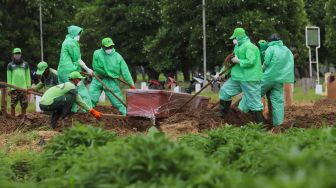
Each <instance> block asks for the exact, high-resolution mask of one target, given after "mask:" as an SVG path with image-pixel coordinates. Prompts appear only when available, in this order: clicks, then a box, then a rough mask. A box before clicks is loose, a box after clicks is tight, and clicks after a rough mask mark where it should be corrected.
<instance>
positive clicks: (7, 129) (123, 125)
mask: <svg viewBox="0 0 336 188" xmlns="http://www.w3.org/2000/svg"><path fill="white" fill-rule="evenodd" d="M97 109H98V110H99V111H101V112H104V113H107V114H118V111H117V110H116V109H114V108H111V107H109V106H99V107H97ZM77 122H78V123H82V124H87V125H92V126H96V127H101V128H104V129H106V130H111V131H114V132H116V133H118V134H119V135H128V134H131V133H135V132H139V131H140V132H143V131H147V130H148V128H149V127H151V126H152V123H151V121H150V120H148V119H145V118H115V117H110V116H103V117H102V118H101V119H100V120H97V119H95V118H93V117H92V116H91V115H89V114H88V113H83V112H78V113H76V114H74V115H72V116H70V117H67V118H65V119H64V120H63V121H61V120H60V121H58V127H57V128H56V129H55V130H56V131H59V132H61V131H62V130H63V129H65V128H67V127H71V126H73V125H75V124H76V123H77ZM31 130H38V131H44V130H50V116H49V115H46V114H43V113H28V114H27V116H26V117H24V118H20V117H15V118H13V117H11V116H9V115H6V116H0V133H1V134H9V133H13V132H15V131H20V132H27V131H31Z"/></svg>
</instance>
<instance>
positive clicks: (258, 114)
mask: <svg viewBox="0 0 336 188" xmlns="http://www.w3.org/2000/svg"><path fill="white" fill-rule="evenodd" d="M253 113H254V116H255V120H256V123H264V116H263V114H262V112H261V111H253Z"/></svg>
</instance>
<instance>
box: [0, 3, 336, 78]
mask: <svg viewBox="0 0 336 188" xmlns="http://www.w3.org/2000/svg"><path fill="white" fill-rule="evenodd" d="M39 3H40V0H0V61H1V62H2V63H1V64H0V65H3V66H2V67H3V68H4V67H5V64H6V63H7V62H8V61H9V60H10V58H11V50H12V49H13V48H14V47H20V48H22V50H23V56H24V58H25V60H26V61H28V62H29V63H30V65H31V66H35V65H36V64H37V63H38V62H39V61H40V56H41V55H40V32H39V31H40V30H39ZM42 15H43V40H44V51H45V53H44V54H45V55H44V59H45V61H47V62H48V63H49V64H51V66H52V67H57V64H58V61H59V54H60V49H61V43H62V41H63V40H64V38H65V35H66V34H67V26H69V25H71V24H75V25H78V26H81V27H82V28H84V32H83V35H82V37H81V40H80V43H81V51H82V56H83V57H82V58H83V60H84V61H85V62H87V63H88V64H89V65H90V64H91V61H92V54H93V52H94V50H95V49H97V48H100V42H101V39H102V38H104V37H107V36H109V37H111V38H112V39H113V40H114V43H115V44H116V46H115V47H116V50H117V51H118V52H120V53H121V54H122V56H123V57H124V59H125V60H126V62H127V63H128V65H129V66H130V67H131V69H132V70H133V72H134V70H135V67H138V66H142V67H144V68H145V69H146V72H147V73H148V74H149V76H150V77H151V78H156V77H158V73H167V72H172V71H176V70H181V71H182V72H183V73H184V75H185V76H187V75H189V73H190V71H197V70H200V69H201V68H202V63H203V46H202V41H203V32H202V1H201V0H199V1H180V0H110V1H104V0H85V1H82V0H81V1H80V0H42ZM206 15H207V17H206V21H207V24H206V29H207V35H206V39H207V54H208V55H207V62H208V65H207V66H208V68H209V70H211V69H212V68H213V67H214V66H220V65H221V64H222V62H223V59H224V58H225V56H226V55H227V54H229V53H231V52H232V50H233V45H232V41H230V40H229V37H230V35H231V34H232V31H233V29H234V28H236V27H243V28H245V29H246V31H247V32H248V35H249V36H250V37H251V39H252V41H253V42H257V41H258V40H260V39H267V37H268V36H269V35H270V34H272V33H274V32H278V33H279V34H280V35H281V36H282V39H283V41H284V43H285V44H286V45H287V46H288V47H295V48H297V50H298V53H299V54H300V55H299V57H300V58H299V60H298V64H302V66H304V64H305V62H307V58H308V55H307V49H306V47H305V37H304V28H305V26H306V25H317V26H319V27H320V28H321V39H322V48H321V49H320V60H321V62H324V63H330V64H332V63H333V62H334V60H335V59H336V55H335V54H336V43H335V41H336V40H335V39H336V36H335V35H336V0H278V1H276V2H274V1H271V0H263V1H260V0H249V1H237V0H206ZM3 73H4V72H1V75H3Z"/></svg>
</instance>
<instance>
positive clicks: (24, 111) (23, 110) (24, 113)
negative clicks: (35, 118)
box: [19, 109, 26, 118]
mask: <svg viewBox="0 0 336 188" xmlns="http://www.w3.org/2000/svg"><path fill="white" fill-rule="evenodd" d="M19 116H20V117H22V118H25V117H26V109H22V111H21V114H20V115H19Z"/></svg>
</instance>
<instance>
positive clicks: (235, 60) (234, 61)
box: [231, 56, 239, 63]
mask: <svg viewBox="0 0 336 188" xmlns="http://www.w3.org/2000/svg"><path fill="white" fill-rule="evenodd" d="M231 61H232V63H239V59H238V57H237V56H234V57H233V58H232V59H231Z"/></svg>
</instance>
